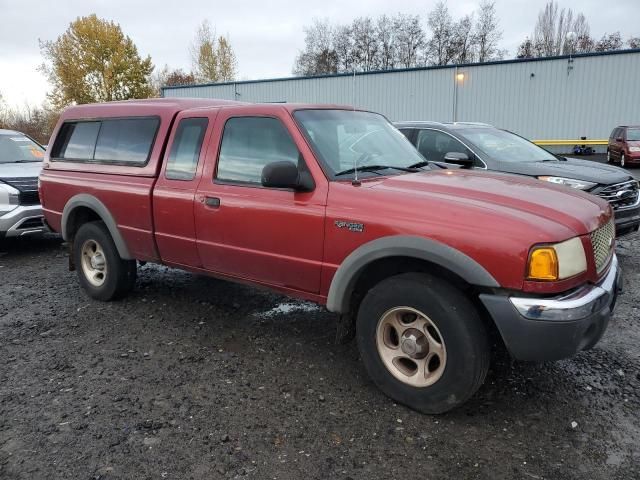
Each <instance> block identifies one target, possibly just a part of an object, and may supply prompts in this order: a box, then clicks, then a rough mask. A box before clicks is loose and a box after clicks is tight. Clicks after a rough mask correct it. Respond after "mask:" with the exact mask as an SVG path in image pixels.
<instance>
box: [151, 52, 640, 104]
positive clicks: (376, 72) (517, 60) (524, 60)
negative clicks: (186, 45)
mask: <svg viewBox="0 0 640 480" xmlns="http://www.w3.org/2000/svg"><path fill="white" fill-rule="evenodd" d="M630 53H640V48H635V49H627V50H615V51H611V52H590V53H576V54H573V55H558V56H555V57H541V58H512V59H509V60H495V61H492V62H483V63H477V62H476V63H461V64H457V65H433V66H428V67H411V68H396V69H389V70H372V71H369V72H347V73H331V74H324V75H310V76H306V77H280V78H265V79H259V80H239V81H233V82H217V83H216V82H209V83H200V84H193V85H172V86H167V87H161V91H162V92H163V94H164V91H165V90H174V89H180V88H197V87H208V86H222V85H243V84H250V83H266V82H282V81H291V80H308V79H313V78H331V77H353V76H354V75H355V76H362V75H379V74H385V73H399V72H416V71H421V70H442V69H451V68H467V67H481V66H490V65H503V64H509V63H528V62H546V61H550V60H563V59H569V58H573V59H575V58H586V57H599V56H613V55H625V54H630ZM172 98H174V97H172Z"/></svg>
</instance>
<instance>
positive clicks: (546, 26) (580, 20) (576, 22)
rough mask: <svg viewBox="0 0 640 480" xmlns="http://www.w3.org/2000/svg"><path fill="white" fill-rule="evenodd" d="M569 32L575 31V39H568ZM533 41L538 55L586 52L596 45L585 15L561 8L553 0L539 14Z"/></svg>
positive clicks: (548, 55)
mask: <svg viewBox="0 0 640 480" xmlns="http://www.w3.org/2000/svg"><path fill="white" fill-rule="evenodd" d="M569 32H573V33H575V39H574V40H571V41H569V40H568V39H567V38H568V37H567V35H568V34H569ZM532 42H533V47H534V54H535V56H537V57H550V56H555V55H563V54H564V55H566V54H568V53H586V52H591V51H593V49H594V46H595V42H594V41H593V39H592V38H591V33H590V28H589V23H588V22H587V19H586V18H585V16H584V15H583V14H582V13H578V14H577V15H575V16H574V12H573V10H571V9H564V8H563V9H560V8H559V7H558V4H557V3H555V2H554V1H553V0H551V1H550V2H549V3H547V4H546V5H545V7H544V9H543V10H542V11H541V12H540V14H539V15H538V21H537V22H536V26H535V29H534V34H533V40H532Z"/></svg>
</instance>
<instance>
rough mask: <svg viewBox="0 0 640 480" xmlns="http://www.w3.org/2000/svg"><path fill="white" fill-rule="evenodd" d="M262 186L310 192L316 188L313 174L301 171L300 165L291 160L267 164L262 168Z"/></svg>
mask: <svg viewBox="0 0 640 480" xmlns="http://www.w3.org/2000/svg"><path fill="white" fill-rule="evenodd" d="M262 186H263V187H270V188H291V189H293V190H297V191H299V192H310V191H311V190H313V189H314V188H315V184H314V183H313V178H312V177H311V175H310V174H309V173H307V172H300V171H299V170H298V166H297V165H296V164H295V163H293V162H291V161H289V160H283V161H278V162H271V163H269V164H267V165H265V166H264V168H263V169H262Z"/></svg>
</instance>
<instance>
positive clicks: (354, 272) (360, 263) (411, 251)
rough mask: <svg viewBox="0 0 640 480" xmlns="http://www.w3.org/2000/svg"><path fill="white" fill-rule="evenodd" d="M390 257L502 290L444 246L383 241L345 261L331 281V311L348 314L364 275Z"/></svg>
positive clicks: (422, 241) (399, 239) (396, 238)
mask: <svg viewBox="0 0 640 480" xmlns="http://www.w3.org/2000/svg"><path fill="white" fill-rule="evenodd" d="M387 257H413V258H416V259H420V260H426V261H429V262H431V263H434V264H436V265H439V266H441V267H443V268H445V269H447V270H449V271H451V272H453V273H455V274H456V275H458V276H459V277H460V278H462V279H464V280H465V281H466V282H467V283H469V284H470V285H476V286H481V287H493V288H495V287H499V286H500V285H499V284H498V282H497V281H496V280H495V278H493V277H492V276H491V274H490V273H489V272H487V271H486V270H485V269H484V267H482V265H480V264H479V263H478V262H476V261H475V260H473V259H472V258H471V257H469V256H468V255H466V254H464V253H462V252H460V251H459V250H456V249H454V248H451V247H449V246H448V245H445V244H444V243H440V242H437V241H435V240H431V239H428V238H424V237H414V236H403V235H398V236H390V237H382V238H379V239H377V240H373V241H371V242H368V243H365V244H364V245H361V246H360V247H358V248H357V249H356V250H354V251H353V252H351V254H349V256H347V258H345V259H344V261H343V262H342V264H341V265H340V267H339V268H338V270H337V271H336V273H335V275H334V277H333V280H332V281H331V286H330V287H329V295H328V296H327V309H328V310H329V311H331V312H336V313H348V311H349V301H350V298H351V294H352V292H353V289H354V287H355V284H356V281H357V280H358V277H359V276H360V273H362V271H363V270H364V268H365V267H366V266H367V265H369V264H370V263H371V262H374V261H376V260H380V259H382V258H387Z"/></svg>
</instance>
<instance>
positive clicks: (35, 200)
mask: <svg viewBox="0 0 640 480" xmlns="http://www.w3.org/2000/svg"><path fill="white" fill-rule="evenodd" d="M44 152H45V150H44V148H43V147H42V146H41V145H40V144H38V143H37V142H35V141H34V140H32V139H31V138H29V137H28V136H26V135H25V134H23V133H20V132H15V131H13V130H2V129H0V238H5V237H20V236H22V235H30V234H34V233H44V232H47V231H48V228H47V227H46V225H45V223H44V217H43V215H42V207H41V206H40V198H39V197H38V175H40V170H41V169H42V160H43V158H44Z"/></svg>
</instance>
